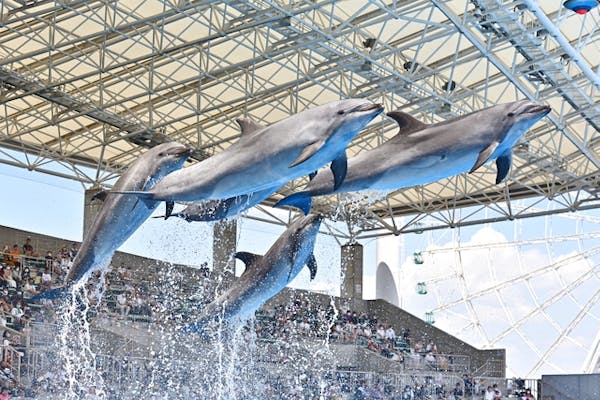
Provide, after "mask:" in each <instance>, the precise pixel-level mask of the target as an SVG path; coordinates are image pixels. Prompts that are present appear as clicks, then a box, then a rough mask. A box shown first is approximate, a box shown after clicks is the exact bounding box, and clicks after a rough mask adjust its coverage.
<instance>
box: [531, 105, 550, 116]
mask: <svg viewBox="0 0 600 400" xmlns="http://www.w3.org/2000/svg"><path fill="white" fill-rule="evenodd" d="M550 111H552V107H550V106H543V105H538V106H537V107H534V108H533V109H532V110H531V112H532V113H534V114H543V115H546V114H548V113H549V112H550Z"/></svg>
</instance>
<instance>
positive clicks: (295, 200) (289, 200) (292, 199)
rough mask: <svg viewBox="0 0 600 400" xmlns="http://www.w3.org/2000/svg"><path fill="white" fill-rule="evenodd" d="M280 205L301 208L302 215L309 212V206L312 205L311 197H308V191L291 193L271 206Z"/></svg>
mask: <svg viewBox="0 0 600 400" xmlns="http://www.w3.org/2000/svg"><path fill="white" fill-rule="evenodd" d="M281 206H290V207H296V208H298V209H300V210H302V212H303V213H304V215H308V213H309V212H310V207H311V206H312V198H311V197H310V195H309V193H308V192H298V193H293V194H291V195H289V196H287V197H284V198H283V199H281V200H279V201H278V202H277V203H275V205H274V206H273V207H281Z"/></svg>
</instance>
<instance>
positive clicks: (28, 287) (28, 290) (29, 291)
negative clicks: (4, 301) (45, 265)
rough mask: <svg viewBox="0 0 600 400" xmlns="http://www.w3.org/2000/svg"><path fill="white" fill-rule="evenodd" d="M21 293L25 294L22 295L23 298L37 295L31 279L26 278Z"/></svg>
mask: <svg viewBox="0 0 600 400" xmlns="http://www.w3.org/2000/svg"><path fill="white" fill-rule="evenodd" d="M23 291H24V292H25V293H24V295H25V297H33V296H35V295H36V294H38V290H37V288H36V287H35V285H34V284H33V281H32V280H31V278H27V279H26V280H25V285H24V286H23Z"/></svg>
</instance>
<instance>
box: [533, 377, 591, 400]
mask: <svg viewBox="0 0 600 400" xmlns="http://www.w3.org/2000/svg"><path fill="white" fill-rule="evenodd" d="M540 399H541V400H598V399H600V374H589V375H542V381H541V397H540Z"/></svg>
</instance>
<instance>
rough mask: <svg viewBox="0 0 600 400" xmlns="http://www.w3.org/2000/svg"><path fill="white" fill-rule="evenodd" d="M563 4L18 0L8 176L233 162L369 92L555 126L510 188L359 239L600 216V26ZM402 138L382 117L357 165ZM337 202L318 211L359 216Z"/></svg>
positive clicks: (517, 169) (6, 20)
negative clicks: (301, 115) (513, 108)
mask: <svg viewBox="0 0 600 400" xmlns="http://www.w3.org/2000/svg"><path fill="white" fill-rule="evenodd" d="M542 3H543V4H542ZM561 3H562V2H561V1H544V2H536V1H534V0H528V1H527V0H523V1H502V0H477V1H475V0H472V1H458V0H456V1H453V0H451V1H441V0H434V1H419V0H417V1H402V0H397V1H391V2H388V3H384V2H380V1H376V0H372V1H368V2H367V1H331V0H326V1H323V0H310V1H308V0H306V1H277V0H276V1H271V0H264V1H250V2H244V1H237V0H233V1H225V2H211V1H185V0H176V1H155V0H147V1H144V0H137V1H133V0H132V1H116V0H108V1H107V0H102V1H75V0H73V1H68V0H56V1H50V0H41V1H29V0H24V1H20V0H19V1H17V0H7V1H2V2H1V6H0V105H1V111H0V123H1V126H2V129H1V130H0V162H3V163H7V164H11V165H16V166H20V167H23V168H28V169H30V170H37V171H42V172H47V173H51V174H55V175H60V176H65V177H68V178H72V179H76V180H79V181H81V182H82V183H83V184H84V185H86V186H92V185H103V184H104V185H105V184H107V183H109V182H110V181H111V179H113V178H114V177H115V176H118V174H119V173H120V172H121V171H122V170H123V169H124V168H126V167H127V166H128V165H129V163H131V162H132V161H133V160H135V159H136V157H138V156H139V154H140V153H141V152H143V151H144V148H145V147H148V146H152V145H154V144H157V143H160V142H162V141H165V140H178V141H182V142H185V143H189V144H191V145H193V146H194V147H195V148H196V149H197V150H196V153H195V155H194V160H193V161H192V162H197V161H199V160H202V159H203V158H206V157H209V156H211V155H212V154H214V153H216V152H220V151H222V150H223V149H224V148H226V147H227V146H229V145H230V144H231V143H233V142H234V141H235V140H236V139H237V138H238V136H239V131H238V129H237V126H236V124H235V122H234V121H235V118H237V117H240V116H242V115H247V116H250V117H252V118H253V119H255V120H256V121H258V122H260V123H263V124H269V123H273V122H275V121H277V120H279V119H282V118H285V117H286V116H288V115H290V114H293V113H296V112H298V111H302V110H304V109H306V108H310V107H312V106H315V105H318V104H323V103H326V102H329V101H332V100H336V99H339V98H343V97H349V96H353V97H368V98H370V99H372V100H374V101H377V102H382V103H383V104H384V105H385V107H386V109H387V110H388V111H389V110H395V109H402V110H404V111H407V112H410V113H412V114H413V115H414V116H416V117H418V118H421V119H422V120H424V121H425V122H437V121H442V120H444V119H447V118H451V117H453V116H457V115H460V114H463V113H466V112H469V111H472V110H477V109H480V108H482V107H486V106H489V105H493V104H496V103H501V102H508V101H513V100H515V99H520V98H534V99H539V100H540V101H542V102H544V103H547V104H549V105H551V106H552V107H553V112H552V114H551V115H549V116H548V117H547V118H545V119H544V120H543V121H541V122H540V123H538V124H537V125H536V126H534V128H533V129H532V130H531V131H530V132H528V134H527V135H526V137H525V138H524V139H523V140H522V142H521V143H520V144H519V145H518V147H517V149H516V151H515V157H514V163H513V168H512V172H511V174H510V176H509V179H508V180H507V181H506V183H504V184H501V185H494V184H493V178H494V176H495V167H494V166H487V167H485V168H482V170H480V171H478V172H476V173H474V174H472V175H460V176H457V177H452V178H449V179H446V180H443V181H440V182H436V183H433V184H429V185H425V186H419V187H415V188H409V189H403V190H399V191H397V192H395V193H392V194H390V195H389V196H387V197H385V198H384V199H379V200H377V201H373V202H370V203H369V207H368V209H367V210H366V211H365V210H364V207H360V209H361V210H363V211H361V213H363V214H365V216H367V217H368V218H365V219H362V220H361V221H362V222H360V223H358V224H356V225H352V226H351V227H350V233H347V235H348V236H352V237H366V236H371V235H381V234H389V233H394V234H399V233H401V232H409V231H412V230H418V229H423V227H422V226H419V225H418V223H419V221H420V220H421V219H422V218H423V217H424V216H427V215H433V216H435V217H436V219H437V221H439V224H434V225H432V226H428V227H426V228H427V229H430V228H431V229H432V228H439V227H446V226H461V225H464V224H474V223H480V222H482V221H488V220H489V221H491V220H503V219H514V218H522V217H528V216H532V215H536V214H539V211H538V210H536V209H535V207H531V208H525V209H518V210H517V209H515V208H514V207H512V206H511V201H512V200H514V199H523V198H532V199H536V198H552V199H554V200H556V202H557V203H558V204H559V205H560V206H559V207H555V208H553V210H552V212H561V211H572V210H577V209H582V208H589V207H598V206H599V205H600V203H599V200H600V199H599V198H598V189H597V187H598V179H599V176H598V167H599V166H600V155H599V154H598V148H599V137H600V130H599V127H600V106H599V105H598V101H599V99H600V94H599V93H600V76H599V74H598V63H599V62H600V56H598V54H600V34H599V32H598V30H599V19H600V17H599V14H598V8H596V9H595V10H593V11H592V12H590V13H589V14H587V15H586V16H584V17H582V16H579V15H575V14H574V13H572V12H571V11H568V10H566V9H564V8H562V6H561ZM599 8H600V7H599ZM395 133H396V127H395V124H394V123H393V122H392V121H390V120H388V119H386V118H384V117H382V118H380V119H378V120H376V121H375V122H374V123H372V124H371V125H370V126H369V127H368V128H367V129H365V130H364V131H363V132H362V133H361V134H360V136H359V137H357V138H356V139H355V140H354V141H353V143H352V145H351V147H350V149H349V153H350V155H352V154H356V153H358V152H361V151H367V150H369V149H372V148H374V147H376V146H378V145H379V144H381V143H382V142H384V141H385V140H386V139H388V138H389V137H391V136H393V135H394V134H395ZM85 167H88V168H85ZM89 167H91V168H92V169H91V170H90V169H89ZM90 171H92V172H90ZM304 183H305V181H304V180H299V181H296V182H292V183H290V184H289V185H287V186H286V187H284V188H283V189H282V190H281V191H280V193H277V194H275V195H274V196H273V197H272V198H271V199H269V201H267V202H266V204H272V202H274V201H275V200H277V199H279V198H281V196H282V195H285V194H289V193H290V192H291V191H293V190H297V189H299V188H301V187H302V186H303V185H304ZM338 200H339V199H337V198H335V197H332V198H323V199H320V200H319V201H317V208H319V209H321V210H324V211H326V212H329V213H330V214H331V215H332V216H333V215H335V216H341V217H344V216H347V215H349V214H352V213H353V211H352V209H353V208H352V207H351V206H347V205H346V206H344V202H342V203H341V204H342V206H340V203H338ZM532 204H535V200H533V201H532ZM463 207H469V208H468V210H469V211H463V212H461V211H457V210H460V209H461V208H463ZM408 215H410V216H411V218H410V219H409V222H408V223H401V220H403V221H406V219H401V218H400V217H403V216H408ZM267 219H268V218H267Z"/></svg>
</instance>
